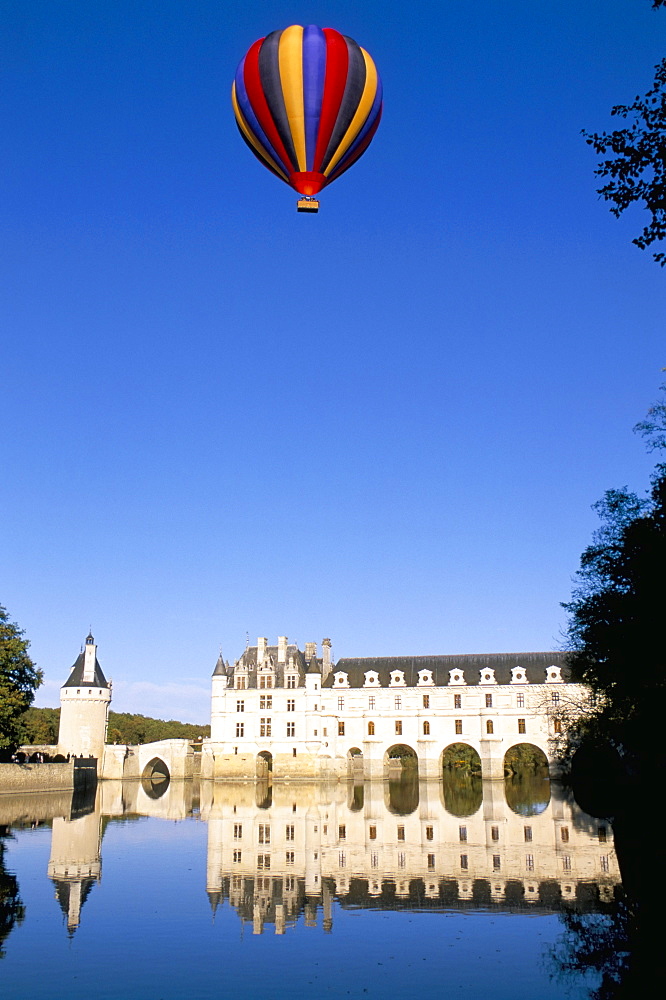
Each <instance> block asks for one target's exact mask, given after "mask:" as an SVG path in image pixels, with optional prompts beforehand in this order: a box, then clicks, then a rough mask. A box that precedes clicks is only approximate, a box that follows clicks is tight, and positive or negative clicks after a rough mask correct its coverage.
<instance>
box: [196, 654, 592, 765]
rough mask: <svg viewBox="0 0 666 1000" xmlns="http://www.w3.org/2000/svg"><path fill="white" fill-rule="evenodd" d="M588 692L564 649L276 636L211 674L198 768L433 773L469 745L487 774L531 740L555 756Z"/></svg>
mask: <svg viewBox="0 0 666 1000" xmlns="http://www.w3.org/2000/svg"><path fill="white" fill-rule="evenodd" d="M585 698H586V691H585V688H583V687H582V686H581V685H578V684H572V683H570V682H569V679H568V671H567V667H566V659H565V656H564V654H562V653H555V652H552V653H498V654H480V655H466V656H398V657H367V658H355V659H342V660H339V661H338V663H337V664H334V663H333V660H332V658H331V643H330V640H329V639H324V640H323V643H322V650H321V656H318V655H317V646H316V643H306V646H305V651H304V652H302V651H301V650H299V649H298V647H297V646H295V645H293V644H291V645H290V644H289V643H288V640H287V638H286V637H285V636H281V637H280V638H279V639H278V643H277V645H276V646H269V645H268V641H267V639H265V638H259V639H258V640H257V645H256V646H250V647H248V648H247V649H246V650H245V652H244V653H243V655H242V656H241V657H240V658H239V659H238V660H237V661H236V663H235V664H234V665H233V666H229V664H227V663H225V662H224V660H223V659H222V656H221V655H220V658H219V659H218V662H217V665H216V667H215V671H214V673H213V679H212V708H211V738H210V740H207V741H204V747H203V758H202V775H203V776H204V777H212V778H241V777H243V778H250V777H255V776H259V777H261V776H263V775H264V774H265V773H267V772H268V771H271V772H272V774H273V777H274V778H298V777H303V778H305V777H310V778H313V777H314V778H316V777H339V776H341V775H346V774H348V773H352V774H359V775H364V776H367V777H383V776H385V775H387V774H390V773H391V769H392V768H395V767H396V766H397V767H401V766H402V765H401V764H400V761H401V760H405V759H407V758H411V759H412V760H415V761H417V762H418V770H419V775H420V776H421V777H438V776H439V775H441V773H442V767H443V761H444V754H445V752H446V750H447V749H448V748H449V747H451V746H452V745H453V744H458V743H463V744H466V745H468V746H470V747H472V748H473V749H474V750H475V751H476V752H477V753H478V755H479V757H480V759H481V766H482V773H483V776H484V777H488V778H499V777H502V776H503V774H504V756H505V754H506V752H507V750H509V749H510V748H511V747H513V746H516V745H518V744H531V745H533V746H536V747H538V748H539V749H540V750H541V751H543V753H544V754H545V756H546V758H547V759H548V761H549V763H551V764H553V763H554V760H553V748H554V741H555V740H556V738H557V735H558V732H559V731H560V727H561V722H560V720H561V717H562V715H563V714H570V713H571V711H576V710H577V707H578V706H580V705H581V704H582V703H583V702H584V701H585Z"/></svg>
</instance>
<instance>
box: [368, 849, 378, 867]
mask: <svg viewBox="0 0 666 1000" xmlns="http://www.w3.org/2000/svg"><path fill="white" fill-rule="evenodd" d="M378 864H379V855H378V854H377V853H376V852H375V851H373V852H372V854H371V855H370V866H371V867H372V868H376V867H377V865H378Z"/></svg>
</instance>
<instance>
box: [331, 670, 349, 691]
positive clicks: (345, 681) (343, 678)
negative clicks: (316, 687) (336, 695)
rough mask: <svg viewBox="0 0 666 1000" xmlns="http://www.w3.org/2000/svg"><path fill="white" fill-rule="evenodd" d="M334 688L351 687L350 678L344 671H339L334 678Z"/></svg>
mask: <svg viewBox="0 0 666 1000" xmlns="http://www.w3.org/2000/svg"><path fill="white" fill-rule="evenodd" d="M333 686H334V687H338V688H339V687H344V688H346V687H349V677H348V676H347V674H346V673H345V671H344V670H337V671H336V672H335V674H334V677H333Z"/></svg>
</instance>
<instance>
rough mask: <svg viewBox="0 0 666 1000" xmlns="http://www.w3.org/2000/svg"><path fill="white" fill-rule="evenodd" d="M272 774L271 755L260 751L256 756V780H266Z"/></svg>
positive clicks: (265, 751) (266, 751)
mask: <svg viewBox="0 0 666 1000" xmlns="http://www.w3.org/2000/svg"><path fill="white" fill-rule="evenodd" d="M272 773H273V754H272V753H271V752H270V751H269V750H260V752H259V753H258V754H257V778H263V779H267V778H268V777H269V775H271V774H272Z"/></svg>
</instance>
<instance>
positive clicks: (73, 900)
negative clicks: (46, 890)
mask: <svg viewBox="0 0 666 1000" xmlns="http://www.w3.org/2000/svg"><path fill="white" fill-rule="evenodd" d="M100 847H101V816H100V812H99V810H93V811H92V812H89V813H88V814H87V815H83V816H78V817H76V818H71V819H65V818H63V817H56V818H55V819H54V820H53V829H52V834H51V857H50V858H49V868H48V874H49V878H50V879H52V880H53V882H54V883H55V896H56V899H57V900H58V903H59V904H60V908H61V909H62V912H63V914H64V915H65V918H66V920H67V930H68V931H69V934H70V936H71V935H73V934H74V931H75V930H76V928H77V927H78V926H79V921H80V919H81V909H82V907H83V904H84V903H85V901H86V899H87V898H88V895H89V894H90V890H91V889H92V887H93V885H94V884H95V882H99V880H100V878H101V873H102V865H101V858H100Z"/></svg>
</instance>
